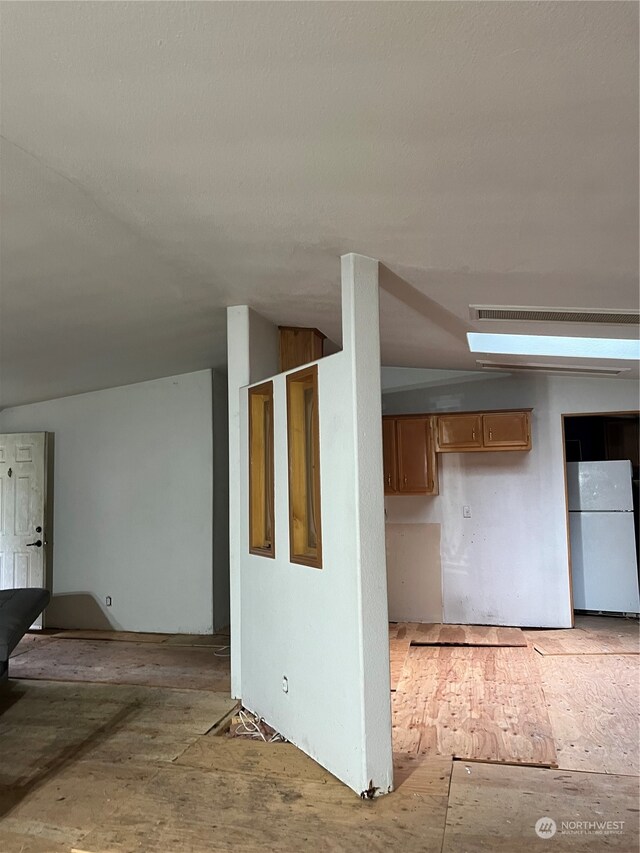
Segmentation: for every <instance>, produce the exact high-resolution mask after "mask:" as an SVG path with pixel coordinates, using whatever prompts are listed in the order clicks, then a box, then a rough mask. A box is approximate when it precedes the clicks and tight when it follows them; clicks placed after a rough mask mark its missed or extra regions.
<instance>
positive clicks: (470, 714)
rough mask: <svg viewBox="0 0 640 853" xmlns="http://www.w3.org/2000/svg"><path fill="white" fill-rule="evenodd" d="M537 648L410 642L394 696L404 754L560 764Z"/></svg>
mask: <svg viewBox="0 0 640 853" xmlns="http://www.w3.org/2000/svg"><path fill="white" fill-rule="evenodd" d="M533 655H534V652H532V651H531V650H530V649H528V648H497V647H496V648H477V647H459V648H445V647H430V646H411V648H410V649H409V653H408V655H407V659H406V662H405V666H404V671H403V675H402V679H401V681H400V682H399V684H398V689H397V690H396V692H395V694H394V695H393V736H394V749H395V751H396V752H398V753H409V754H411V753H420V754H427V755H445V756H454V757H456V758H463V759H468V760H473V761H496V762H506V763H513V764H531V765H538V766H555V764H556V753H555V748H554V744H553V738H552V733H551V725H550V722H549V717H548V714H547V709H546V705H545V700H544V696H543V693H542V687H541V684H540V678H539V673H538V670H537V668H536V661H535V659H534V657H533Z"/></svg>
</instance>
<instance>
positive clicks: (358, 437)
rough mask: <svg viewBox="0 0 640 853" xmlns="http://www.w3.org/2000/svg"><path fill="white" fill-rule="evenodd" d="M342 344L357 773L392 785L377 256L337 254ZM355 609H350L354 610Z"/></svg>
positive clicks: (387, 786) (379, 783)
mask: <svg viewBox="0 0 640 853" xmlns="http://www.w3.org/2000/svg"><path fill="white" fill-rule="evenodd" d="M342 327H343V346H344V350H345V352H348V353H349V358H350V363H351V387H352V393H351V402H352V406H353V429H354V447H355V463H356V483H355V489H356V492H355V498H356V538H357V542H356V547H357V554H358V560H357V566H358V571H359V573H360V577H359V584H358V587H359V590H360V601H359V609H358V617H359V619H360V642H361V656H362V680H361V689H362V711H363V718H364V719H363V723H364V726H363V735H364V744H363V747H364V748H363V755H362V760H363V763H364V778H365V779H371V780H373V782H374V785H375V786H376V787H378V788H379V789H380V791H379V793H385V792H386V791H387V790H390V789H391V787H392V785H393V755H392V746H391V693H390V684H389V639H388V606H387V569H386V555H385V528H384V489H383V466H382V403H381V387H380V308H379V290H378V261H377V260H374V259H372V258H368V257H365V256H363V255H356V254H349V255H344V256H343V257H342ZM354 615H355V614H354Z"/></svg>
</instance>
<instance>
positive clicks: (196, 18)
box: [0, 2, 638, 405]
mask: <svg viewBox="0 0 640 853" xmlns="http://www.w3.org/2000/svg"><path fill="white" fill-rule="evenodd" d="M0 16H1V24H2V34H1V38H2V43H1V49H2V52H1V60H0V62H1V64H0V71H1V84H0V85H1V88H0V96H1V106H2V113H1V132H2V150H1V156H2V173H1V178H2V185H1V189H2V211H1V214H2V221H1V232H0V236H1V247H0V248H1V252H2V254H1V275H2V278H1V298H2V302H1V308H2V321H1V322H2V329H1V331H2V373H1V375H0V378H1V380H2V400H1V402H0V404H1V405H13V404H16V403H20V402H25V401H30V400H38V399H46V398H50V397H55V396H61V395H64V394H70V393H77V392H80V391H85V390H92V389H97V388H103V387H108V386H112V385H118V384H124V383H128V382H135V381H139V380H143V379H149V378H154V377H158V376H162V375H169V374H172V373H180V372H185V371H189V370H194V369H199V368H203V367H220V366H223V365H224V363H225V358H226V356H225V351H226V338H225V334H226V333H225V307H226V306H228V305H233V304H241V303H247V304H249V305H252V306H253V307H255V308H256V309H257V310H259V311H261V312H262V313H264V314H265V315H266V316H267V317H269V318H271V319H273V320H274V321H277V322H279V323H284V324H300V325H312V326H318V327H319V328H321V329H322V330H323V331H324V332H325V333H326V334H328V335H329V336H330V337H333V338H334V339H338V337H339V333H340V332H339V330H340V303H339V256H340V255H341V254H342V253H345V252H350V251H353V252H360V253H363V254H367V255H371V256H373V257H376V258H379V259H380V260H381V261H382V262H383V263H384V264H385V266H386V267H387V268H388V270H389V271H390V272H389V273H388V274H387V273H385V275H386V276H387V277H388V279H389V282H390V284H389V286H387V287H385V289H384V290H383V292H382V297H381V332H382V344H383V361H384V363H385V364H389V365H406V366H413V367H423V368H444V369H461V370H468V369H473V368H474V367H475V358H476V356H472V355H471V354H470V353H469V352H468V349H467V347H466V344H465V341H464V334H463V332H464V329H465V328H470V325H471V324H470V320H469V307H468V306H469V304H470V303H500V304H508V305H542V306H572V307H573V306H575V307H593V308H620V309H632V308H637V303H638V6H637V4H635V3H625V2H619V3H609V2H602V3H600V2H585V3H582V2H571V3H555V2H545V3H529V2H518V3H483V2H479V3H476V2H468V3H464V2H462V3H458V2H452V3H449V2H424V3H403V2H389V3H369V2H355V3H350V2H330V3H320V2H300V3H296V2H294V3H270V2H262V3H242V2H229V3H226V2H220V3H217V2H216V3H199V2H193V3H191V2H185V3H182V2H181V3H174V2H145V3H139V2H119V3H47V2H28V3H3V4H2V7H1V10H0ZM496 328H498V329H500V328H501V327H500V326H497V327H496ZM492 330H494V329H492ZM524 330H526V328H525V327H518V326H511V327H509V331H524ZM537 330H540V331H545V332H547V333H554V334H555V333H562V332H563V331H569V333H571V334H590V333H592V332H594V333H595V334H598V335H607V334H610V332H611V330H610V329H607V327H599V328H597V329H596V330H595V331H594V330H592V329H590V328H589V327H586V328H583V327H577V328H576V327H575V326H574V327H571V328H569V329H568V330H567V329H565V328H564V327H558V326H557V325H554V326H552V327H551V326H549V327H546V326H543V327H542V328H540V329H537ZM635 331H636V330H634V329H631V330H628V329H627V330H622V331H618V332H616V331H614V332H613V334H614V335H616V334H618V335H630V334H633V333H634V332H635Z"/></svg>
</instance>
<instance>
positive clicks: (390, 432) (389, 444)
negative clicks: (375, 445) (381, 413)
mask: <svg viewBox="0 0 640 853" xmlns="http://www.w3.org/2000/svg"><path fill="white" fill-rule="evenodd" d="M382 455H383V468H384V493H385V495H395V494H396V493H397V491H398V449H397V444H396V421H395V418H383V419H382Z"/></svg>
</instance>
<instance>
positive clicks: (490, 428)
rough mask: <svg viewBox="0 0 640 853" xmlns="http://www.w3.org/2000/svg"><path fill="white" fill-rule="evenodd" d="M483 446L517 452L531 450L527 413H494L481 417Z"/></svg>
mask: <svg viewBox="0 0 640 853" xmlns="http://www.w3.org/2000/svg"><path fill="white" fill-rule="evenodd" d="M482 431H483V438H484V446H485V447H486V448H487V449H488V448H491V449H492V450H499V449H500V448H504V449H505V450H507V449H514V448H518V449H519V450H530V449H531V430H530V429H529V412H496V413H494V414H488V415H483V416H482Z"/></svg>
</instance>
